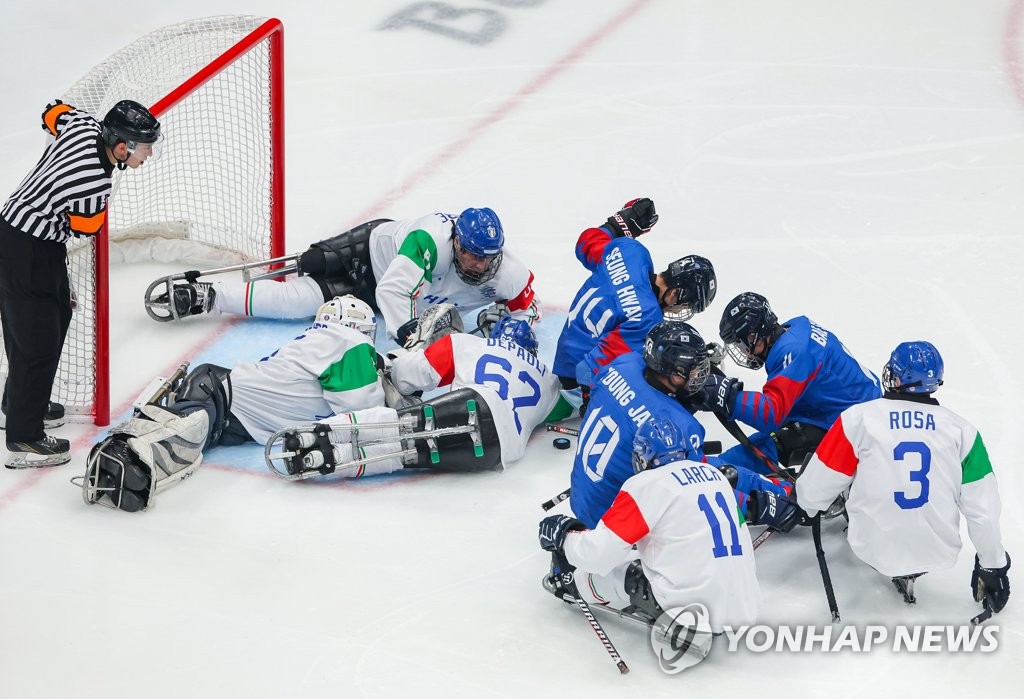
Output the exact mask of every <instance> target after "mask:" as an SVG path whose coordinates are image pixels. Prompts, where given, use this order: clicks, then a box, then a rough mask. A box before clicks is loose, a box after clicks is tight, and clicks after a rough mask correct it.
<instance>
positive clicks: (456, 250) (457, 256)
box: [452, 235, 502, 286]
mask: <svg viewBox="0 0 1024 699" xmlns="http://www.w3.org/2000/svg"><path fill="white" fill-rule="evenodd" d="M463 256H472V257H473V258H475V259H478V260H487V266H486V267H484V269H483V270H482V271H476V270H473V269H469V268H467V267H465V266H464V265H463V261H462V258H463ZM501 257H502V253H500V252H499V253H498V254H497V255H492V256H490V257H485V256H483V255H477V254H475V253H473V252H470V251H469V250H466V249H465V248H464V247H462V243H461V242H460V241H459V236H458V235H455V236H452V258H453V260H454V264H455V273H456V274H458V275H459V279H461V280H462V281H464V282H465V283H466V284H469V285H470V286H480V285H481V284H484V283H486V282H489V281H491V280H492V279H494V276H495V275H496V274H497V273H498V268H499V267H500V266H501Z"/></svg>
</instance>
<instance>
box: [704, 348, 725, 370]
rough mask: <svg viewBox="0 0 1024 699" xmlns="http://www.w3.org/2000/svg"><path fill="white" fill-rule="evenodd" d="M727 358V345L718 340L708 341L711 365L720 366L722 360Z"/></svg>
mask: <svg viewBox="0 0 1024 699" xmlns="http://www.w3.org/2000/svg"><path fill="white" fill-rule="evenodd" d="M724 360H725V347H723V346H722V345H720V344H718V343H717V342H709V343H708V361H709V362H711V366H713V367H720V366H722V362H723V361H724Z"/></svg>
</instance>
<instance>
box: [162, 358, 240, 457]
mask: <svg viewBox="0 0 1024 699" xmlns="http://www.w3.org/2000/svg"><path fill="white" fill-rule="evenodd" d="M196 404H202V407H203V409H204V410H205V411H206V412H207V414H208V415H209V434H208V437H207V442H206V444H205V445H204V447H209V446H213V445H214V444H217V443H218V442H219V441H220V437H221V434H222V433H223V431H224V428H225V426H226V425H227V420H228V414H229V412H230V411H231V370H230V369H226V368H224V367H222V366H217V365H216V364H200V365H199V366H197V367H196V368H195V369H193V370H192V371H190V372H189V373H188V376H186V377H185V378H184V380H182V383H181V387H180V388H179V389H178V391H177V392H176V394H175V401H174V404H172V405H171V406H169V410H170V411H171V412H174V413H177V414H179V415H183V416H184V415H187V414H189V413H191V412H193V411H195V410H196V408H197V405H196Z"/></svg>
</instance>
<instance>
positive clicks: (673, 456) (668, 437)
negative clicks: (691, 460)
mask: <svg viewBox="0 0 1024 699" xmlns="http://www.w3.org/2000/svg"><path fill="white" fill-rule="evenodd" d="M687 451H688V445H687V444H686V437H685V436H684V435H683V433H682V431H681V430H680V429H679V428H678V427H676V425H675V423H674V422H672V421H671V420H668V419H667V418H663V417H652V418H651V419H650V420H648V421H647V422H645V423H644V424H642V425H640V429H638V430H637V431H636V436H635V437H634V438H633V472H634V473H640V472H641V471H646V470H647V469H649V468H657V467H658V466H664V465H665V464H668V463H672V462H673V461H679V460H680V459H685V458H686V452H687Z"/></svg>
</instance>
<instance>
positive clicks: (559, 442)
mask: <svg viewBox="0 0 1024 699" xmlns="http://www.w3.org/2000/svg"><path fill="white" fill-rule="evenodd" d="M551 444H553V445H554V447H555V449H568V448H569V447H571V446H572V442H570V441H569V440H568V439H566V438H565V437H555V438H554V439H553V440H551Z"/></svg>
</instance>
